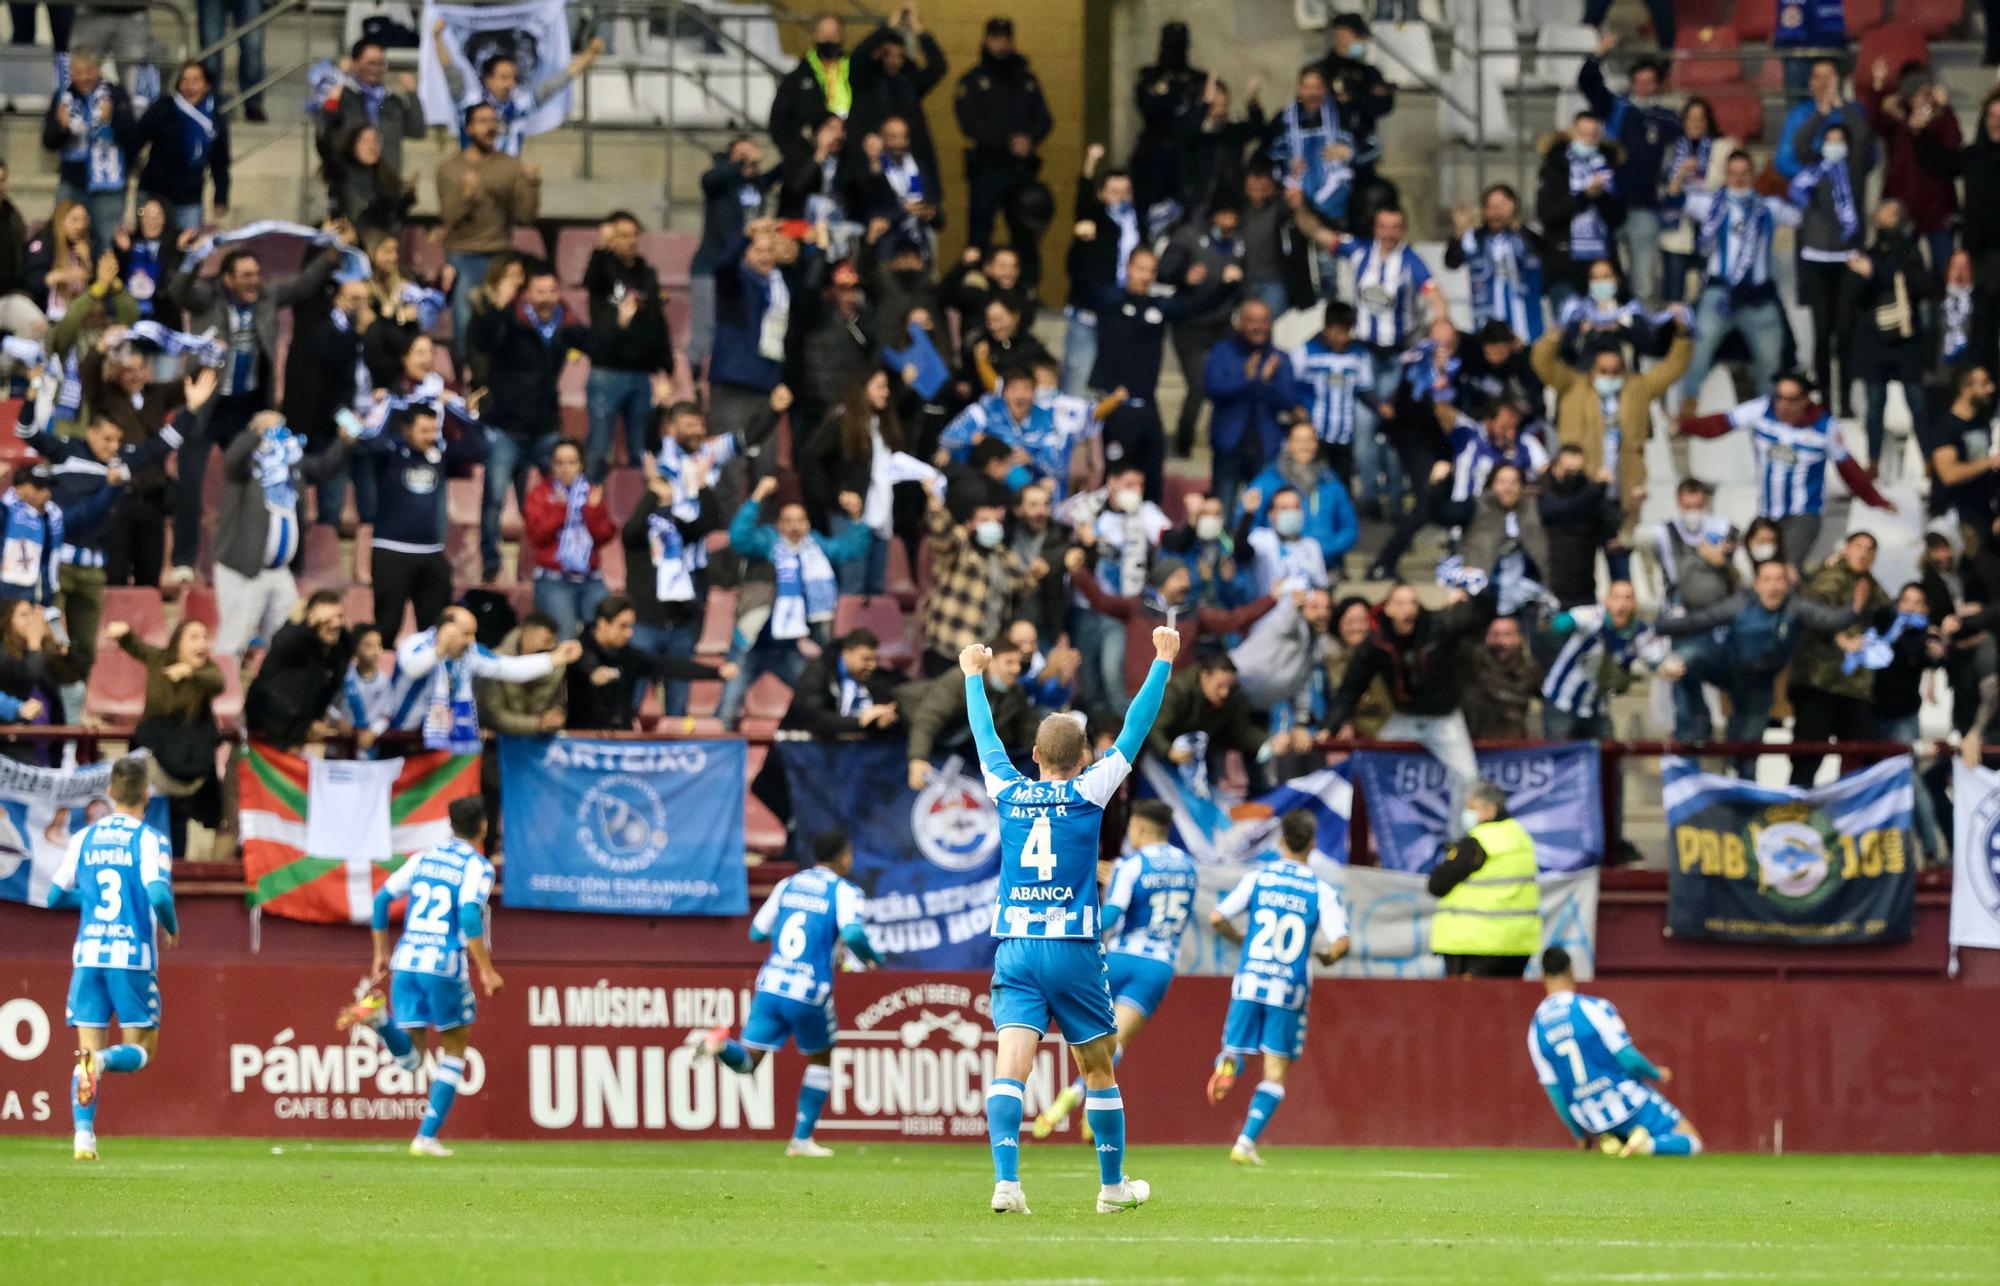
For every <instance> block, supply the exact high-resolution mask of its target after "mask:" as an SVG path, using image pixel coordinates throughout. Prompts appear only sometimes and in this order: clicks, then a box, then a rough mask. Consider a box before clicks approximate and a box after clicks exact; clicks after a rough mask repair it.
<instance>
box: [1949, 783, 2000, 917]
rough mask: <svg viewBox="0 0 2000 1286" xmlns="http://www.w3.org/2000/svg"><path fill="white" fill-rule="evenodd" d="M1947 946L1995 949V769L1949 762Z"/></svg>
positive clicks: (1998, 872) (1998, 893) (1999, 844)
mask: <svg viewBox="0 0 2000 1286" xmlns="http://www.w3.org/2000/svg"><path fill="white" fill-rule="evenodd" d="M1951 783H1952V792H1951V797H1952V821H1953V825H1952V831H1953V834H1952V845H1951V853H1952V868H1951V945H1952V946H1954V947H1990V948H2000V773H1996V772H1992V771H1990V770H1988V769H1986V768H1974V767H1971V766H1969V765H1967V764H1966V763H1965V761H1964V760H1955V761H1953V763H1952V766H1951Z"/></svg>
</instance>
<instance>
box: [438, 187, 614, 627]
mask: <svg viewBox="0 0 2000 1286" xmlns="http://www.w3.org/2000/svg"><path fill="white" fill-rule="evenodd" d="M503 159H504V158H503ZM468 342H469V343H472V344H474V345H476V346H477V347H479V348H480V349H482V350H484V351H485V352H486V353H487V354H489V355H490V357H491V359H492V362H493V368H492V370H491V371H489V372H488V373H487V379H486V387H487V390H488V395H489V397H490V398H491V399H492V401H491V403H490V405H491V406H492V407H493V416H492V419H493V420H494V421H495V423H493V424H492V425H490V426H489V427H488V428H487V429H486V452H485V454H486V495H485V503H484V505H483V507H482V508H481V511H480V521H479V555H480V564H481V567H482V575H483V576H484V578H485V579H486V580H489V581H490V580H496V579H498V577H499V575H500V519H501V516H502V514H503V512H504V511H505V509H506V505H507V489H508V488H509V487H512V488H513V489H514V494H515V496H516V497H517V499H518V500H519V502H520V505H521V509H522V512H523V513H524V514H525V513H526V512H527V507H528V488H529V477H530V470H532V469H536V468H540V469H542V470H544V471H545V472H546V471H547V468H548V461H549V453H550V452H551V451H552V450H553V449H554V448H555V445H556V441H557V439H558V438H560V437H561V436H562V411H561V408H560V407H559V406H558V405H557V404H556V388H557V384H558V383H559V382H560V380H561V378H562V372H563V368H564V367H566V366H567V365H569V363H570V362H571V361H572V360H573V359H574V358H575V357H576V355H577V354H578V353H580V352H581V351H583V350H584V349H585V348H586V346H587V345H588V344H589V343H590V331H589V330H588V329H587V328H586V327H585V325H584V323H583V321H582V319H580V318H577V317H572V316H571V315H570V313H569V310H568V308H567V307H566V306H565V305H564V304H563V302H562V290H561V288H560V287H559V286H558V285H557V284H556V274H555V272H554V271H553V270H552V269H551V268H549V267H548V265H546V264H536V265H535V266H534V267H533V268H531V269H530V270H529V271H528V274H527V281H526V284H525V285H523V286H522V288H521V293H520V297H519V298H516V297H514V294H513V292H512V291H511V290H510V289H509V288H508V285H507V283H505V282H503V283H501V285H500V286H499V288H498V289H497V290H496V291H495V293H494V295H493V307H492V308H490V309H488V310H487V311H486V312H483V313H481V314H480V315H479V318H478V320H477V321H476V322H475V323H474V325H473V330H472V333H471V335H469V336H468ZM558 619H560V618H558Z"/></svg>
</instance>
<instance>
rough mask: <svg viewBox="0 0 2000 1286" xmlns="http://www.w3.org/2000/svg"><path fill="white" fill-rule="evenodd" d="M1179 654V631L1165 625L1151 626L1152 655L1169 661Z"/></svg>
mask: <svg viewBox="0 0 2000 1286" xmlns="http://www.w3.org/2000/svg"><path fill="white" fill-rule="evenodd" d="M1180 654H1181V632H1180V631H1179V630H1176V629H1171V628H1169V627H1168V626H1165V625H1157V626H1154V627H1153V655H1154V656H1156V657H1158V658H1159V659H1160V660H1162V661H1171V660H1173V659H1174V658H1175V657H1177V656H1179V655H1180Z"/></svg>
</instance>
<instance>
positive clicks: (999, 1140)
mask: <svg viewBox="0 0 2000 1286" xmlns="http://www.w3.org/2000/svg"><path fill="white" fill-rule="evenodd" d="M1024 1088H1026V1087H1025V1086H1023V1085H1022V1083H1021V1082H1020V1081H1010V1080H1004V1079H1002V1080H995V1081H994V1082H993V1085H992V1088H990V1089H988V1090H987V1091H986V1139H987V1141H988V1142H989V1143H991V1144H992V1145H993V1177H994V1179H995V1180H997V1181H998V1182H1001V1183H1012V1182H1015V1181H1017V1180H1019V1179H1020V1177H1021V1091H1022V1090H1023V1089H1024Z"/></svg>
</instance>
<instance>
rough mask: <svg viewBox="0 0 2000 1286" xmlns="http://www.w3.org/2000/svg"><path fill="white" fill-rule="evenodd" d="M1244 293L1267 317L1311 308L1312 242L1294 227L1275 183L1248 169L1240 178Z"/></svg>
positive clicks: (1263, 173)
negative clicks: (1259, 302) (1259, 303)
mask: <svg viewBox="0 0 2000 1286" xmlns="http://www.w3.org/2000/svg"><path fill="white" fill-rule="evenodd" d="M1242 225H1243V289H1244V292H1245V293H1246V294H1248V295H1250V296H1252V297H1254V298H1257V299H1261V300H1263V301H1264V306H1265V307H1266V308H1269V309H1270V310H1271V316H1273V317H1277V316H1280V315H1282V314H1283V313H1284V312H1285V311H1286V310H1287V309H1292V308H1310V307H1312V305H1313V301H1314V300H1315V299H1317V298H1318V297H1319V296H1318V294H1317V292H1316V291H1315V290H1314V289H1313V269H1312V245H1313V242H1312V238H1311V237H1308V236H1306V235H1305V234H1304V232H1303V231H1302V230H1301V229H1300V228H1299V226H1298V221H1297V218H1296V217H1295V216H1294V214H1293V212H1292V208H1291V205H1290V203H1289V198H1288V197H1287V196H1286V195H1285V194H1284V192H1282V191H1281V190H1280V189H1279V187H1278V181H1277V179H1275V178H1273V177H1272V175H1271V173H1270V172H1269V171H1268V170H1266V169H1264V168H1262V166H1261V165H1258V164H1253V165H1251V167H1250V169H1249V170H1248V171H1247V172H1246V173H1245V174H1244V175H1243V217H1242Z"/></svg>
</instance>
